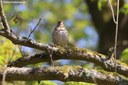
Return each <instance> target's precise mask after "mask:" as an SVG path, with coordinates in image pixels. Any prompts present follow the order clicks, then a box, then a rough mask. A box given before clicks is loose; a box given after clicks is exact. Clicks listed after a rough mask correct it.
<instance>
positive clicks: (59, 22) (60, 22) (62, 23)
mask: <svg viewBox="0 0 128 85" xmlns="http://www.w3.org/2000/svg"><path fill="white" fill-rule="evenodd" d="M56 28H57V29H62V30H63V29H65V26H64V22H63V20H59V21H58V23H57V26H56Z"/></svg>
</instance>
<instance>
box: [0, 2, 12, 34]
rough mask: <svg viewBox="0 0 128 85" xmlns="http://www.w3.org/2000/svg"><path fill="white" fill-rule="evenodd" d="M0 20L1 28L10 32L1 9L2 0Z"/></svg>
mask: <svg viewBox="0 0 128 85" xmlns="http://www.w3.org/2000/svg"><path fill="white" fill-rule="evenodd" d="M0 20H1V24H2V26H3V28H4V29H5V30H6V31H8V32H10V27H9V25H8V22H7V19H6V16H5V13H4V11H3V4H2V0H0Z"/></svg>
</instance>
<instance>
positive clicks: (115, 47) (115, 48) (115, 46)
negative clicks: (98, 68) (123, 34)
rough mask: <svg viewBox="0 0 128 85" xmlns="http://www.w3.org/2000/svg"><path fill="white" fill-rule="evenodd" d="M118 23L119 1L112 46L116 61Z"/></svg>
mask: <svg viewBox="0 0 128 85" xmlns="http://www.w3.org/2000/svg"><path fill="white" fill-rule="evenodd" d="M118 21H119V0H117V14H116V32H115V45H114V54H115V56H114V57H115V59H116V50H117V38H118Z"/></svg>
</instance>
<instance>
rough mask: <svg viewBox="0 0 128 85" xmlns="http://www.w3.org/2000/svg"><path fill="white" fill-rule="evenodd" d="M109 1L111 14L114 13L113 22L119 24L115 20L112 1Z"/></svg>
mask: <svg viewBox="0 0 128 85" xmlns="http://www.w3.org/2000/svg"><path fill="white" fill-rule="evenodd" d="M107 1H108V4H109V6H110V9H111V12H112V18H113V21H114V23H117V22H116V19H115V14H114V10H113V7H112V4H111V1H110V0H107Z"/></svg>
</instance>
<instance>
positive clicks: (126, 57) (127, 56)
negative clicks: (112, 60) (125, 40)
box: [120, 48, 128, 64]
mask: <svg viewBox="0 0 128 85" xmlns="http://www.w3.org/2000/svg"><path fill="white" fill-rule="evenodd" d="M120 60H121V61H122V62H125V63H127V64H128V48H126V49H125V50H124V51H123V52H122V53H121V59H120Z"/></svg>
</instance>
